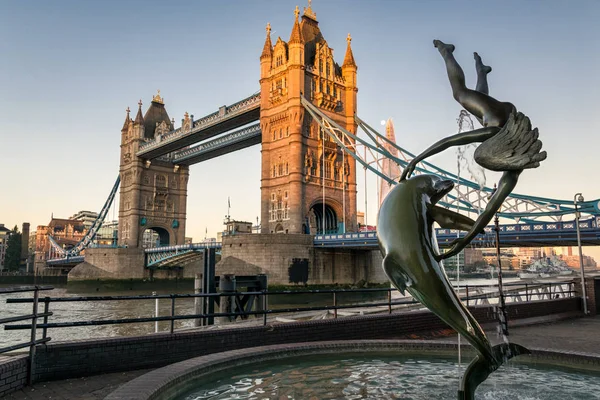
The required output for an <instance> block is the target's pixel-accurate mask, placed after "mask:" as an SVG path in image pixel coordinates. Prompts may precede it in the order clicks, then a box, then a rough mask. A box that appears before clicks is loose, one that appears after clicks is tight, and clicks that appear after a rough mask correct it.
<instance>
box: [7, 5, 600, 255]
mask: <svg viewBox="0 0 600 400" xmlns="http://www.w3.org/2000/svg"><path fill="white" fill-rule="evenodd" d="M296 5H298V6H300V10H302V8H303V7H306V6H307V3H306V0H302V1H299V0H295V1H288V0H278V1H273V0H271V1H266V0H261V1H259V0H252V1H251V0H227V1H208V0H205V1H173V2H167V1H153V0H150V1H113V0H106V1H102V2H100V1H93V2H92V1H79V0H77V1H75V0H73V1H66V0H57V1H53V2H46V1H37V2H36V1H28V2H17V1H7V0H0V9H1V10H2V12H1V13H0V154H1V156H2V165H3V166H4V168H3V170H4V173H3V179H2V189H3V190H2V195H0V223H4V224H5V225H6V226H8V227H12V226H14V225H15V224H16V225H19V226H20V225H21V223H22V222H30V223H31V225H32V230H34V229H35V227H36V226H37V225H45V224H47V223H48V222H49V221H50V217H51V215H54V216H55V217H61V218H67V217H69V216H70V215H73V214H74V213H76V212H77V211H79V210H92V211H99V210H100V209H101V207H102V205H103V204H104V201H105V199H106V197H107V196H108V193H109V191H110V189H111V187H112V185H113V183H114V180H115V179H116V177H117V174H118V167H119V151H120V149H119V144H120V130H121V127H122V125H123V120H124V118H125V109H126V108H127V107H130V108H131V109H132V110H136V108H137V102H138V101H139V100H140V99H141V100H142V102H143V103H144V106H143V108H144V110H145V109H146V107H147V106H148V105H149V104H150V100H151V99H152V96H153V95H154V94H155V93H156V90H157V89H160V90H161V95H162V96H163V97H164V100H165V106H166V108H167V111H168V113H169V116H170V117H173V118H175V121H176V125H177V126H178V125H179V123H180V122H179V121H180V120H181V118H182V117H183V114H184V113H185V112H186V111H187V112H189V113H190V114H194V116H195V118H199V117H201V116H204V115H207V114H210V113H212V112H214V111H216V110H217V109H218V107H219V106H221V105H226V104H231V103H234V102H236V101H238V100H240V99H242V98H245V97H247V96H249V95H251V94H253V93H255V92H257V91H258V89H259V83H258V80H259V73H260V64H259V57H260V53H261V51H262V48H263V44H264V41H265V34H266V33H265V26H266V24H267V22H270V23H271V26H272V32H271V39H272V41H273V43H274V42H275V41H276V40H277V37H278V36H280V37H281V38H282V39H283V40H285V41H287V40H288V39H289V36H290V32H291V29H292V24H293V21H294V8H295V6H296ZM312 9H313V11H314V12H316V14H317V19H318V21H319V26H320V28H321V31H322V33H323V35H324V38H325V39H326V40H327V42H328V44H329V46H330V47H332V48H333V49H334V57H335V59H336V60H337V62H338V63H340V64H341V63H342V62H343V57H344V52H345V49H346V36H347V34H348V33H350V34H351V35H352V38H353V40H352V50H353V53H354V58H355V60H356V63H357V65H358V87H359V92H358V115H359V116H360V117H361V118H362V119H363V120H365V121H367V122H369V123H370V124H371V125H372V126H376V127H379V128H383V127H382V126H381V125H379V124H380V121H382V120H385V119H387V118H392V119H393V121H394V124H395V130H396V137H397V142H398V144H399V145H400V146H402V147H403V148H405V149H407V150H409V151H411V152H413V153H416V152H420V151H422V150H423V149H425V148H426V147H428V146H429V145H430V144H431V143H433V142H435V141H437V140H439V139H441V138H442V137H445V136H448V135H450V134H453V133H455V132H456V131H457V126H456V118H457V116H458V113H459V111H460V105H459V104H458V103H456V102H455V101H454V100H453V98H452V95H451V91H450V85H449V83H448V80H447V76H446V73H445V68H444V64H443V61H442V59H441V57H440V55H439V53H438V52H437V50H436V49H435V48H433V45H432V40H433V39H440V40H443V41H445V42H449V43H453V44H455V45H456V51H455V56H456V58H457V60H458V61H459V63H461V65H462V66H463V69H464V70H465V74H466V77H467V85H468V86H470V87H474V85H475V69H474V62H473V55H472V53H473V52H474V51H477V52H479V54H480V55H481V56H482V57H483V60H484V63H486V64H487V65H491V66H492V68H493V72H492V73H491V74H490V75H489V84H490V94H491V95H492V96H494V97H496V98H498V99H499V100H502V101H510V102H512V103H513V104H515V105H516V107H517V108H518V109H519V110H520V111H522V112H524V113H525V114H526V115H528V116H529V117H530V118H531V121H532V123H533V125H535V126H537V127H538V128H539V131H540V139H541V140H542V141H543V143H544V150H546V151H547V152H548V159H547V160H546V161H544V162H543V163H542V165H541V166H540V167H539V168H538V169H535V170H527V171H525V172H524V173H523V174H522V175H521V179H520V181H519V184H518V186H517V188H516V189H515V192H516V193H522V194H530V195H536V196H542V197H551V198H559V199H572V198H573V195H574V194H575V193H577V192H582V193H583V195H584V196H585V198H586V200H592V199H600V184H599V183H598V179H597V176H598V170H599V169H600V160H599V158H598V156H597V154H598V149H599V147H600V146H599V145H600V139H599V135H600V129H599V128H600V119H599V118H598V114H599V113H600V78H599V77H598V72H599V71H600V27H598V23H597V21H598V20H600V2H598V1H597V0H591V1H585V0H577V1H572V2H566V1H551V0H546V1H541V0H540V1H511V0H507V1H502V2H492V1H453V2H449V1H441V0H440V1H433V0H419V1H417V0H414V1H412V0H402V1H393V0H369V1H366V0H363V1H358V0H348V1H341V0H314V1H313V2H312ZM382 130H383V129H382ZM430 161H432V162H433V163H434V164H436V165H438V166H440V167H443V168H445V169H447V170H449V171H453V172H456V152H455V151H454V150H448V151H446V152H445V153H443V154H441V155H438V156H435V157H433V158H431V160H430ZM361 175H362V174H359V178H358V179H359V181H358V191H359V193H358V198H359V199H363V198H364V193H365V189H364V188H365V183H364V180H363V179H362V177H361ZM487 179H488V181H487V185H489V186H492V185H493V183H494V182H495V181H497V175H494V174H488V175H487ZM375 193H376V180H375V179H374V178H373V177H371V178H368V179H367V194H368V198H369V199H368V216H369V221H368V223H371V224H374V223H375V215H376V210H377V204H376V198H375ZM228 197H230V199H231V216H232V217H233V218H235V219H238V220H247V221H252V222H255V221H256V218H257V216H259V215H260V146H254V147H251V148H248V149H245V150H242V151H239V152H235V153H232V154H229V155H226V156H223V157H219V158H217V159H213V160H210V161H207V162H204V163H201V164H198V165H194V166H192V167H191V170H190V181H189V185H188V215H187V232H186V236H191V237H193V238H194V239H195V240H200V239H203V238H204V236H205V232H206V231H208V236H209V237H214V236H216V232H217V231H219V230H222V222H223V218H224V216H225V215H226V214H227V198H228ZM358 209H359V210H360V211H363V210H364V201H359V204H358ZM111 212H112V211H111ZM113 215H114V216H115V217H116V213H112V214H111V213H109V218H112V217H113ZM586 253H590V254H592V255H596V256H600V251H594V250H592V249H587V250H586ZM594 253H596V254H594Z"/></svg>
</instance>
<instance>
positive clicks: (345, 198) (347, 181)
mask: <svg viewBox="0 0 600 400" xmlns="http://www.w3.org/2000/svg"><path fill="white" fill-rule="evenodd" d="M348 46H350V45H349V43H348ZM267 47H268V48H269V50H270V48H271V41H270V26H268V28H267V40H266V41H265V47H264V48H263V53H262V54H261V57H260V64H261V79H260V85H261V110H260V124H261V130H262V172H261V215H262V221H261V230H262V233H312V234H316V233H320V232H322V231H323V230H324V231H326V232H341V231H343V230H344V228H345V230H348V231H352V230H355V229H356V165H355V162H354V160H353V159H352V158H351V157H349V156H347V155H344V153H343V151H342V150H341V149H340V148H339V147H338V146H337V145H336V144H335V142H334V141H333V140H331V139H329V137H328V136H327V135H322V133H321V132H320V128H319V125H318V123H317V121H314V120H313V119H312V118H311V116H310V115H309V114H308V113H307V112H305V110H304V108H303V106H302V104H301V97H302V96H304V97H306V98H307V99H308V100H309V101H311V102H312V103H313V104H315V105H316V106H317V107H319V108H320V109H322V110H323V111H324V112H325V113H326V114H327V115H328V116H329V117H330V118H332V119H333V120H334V121H335V122H337V123H338V124H339V125H341V126H343V127H344V128H346V129H347V130H348V131H350V132H352V133H355V132H356V123H355V121H354V114H355V112H356V91H357V87H356V70H357V67H356V64H355V62H354V57H353V56H352V65H345V64H346V63H344V66H343V67H340V66H339V64H338V63H336V62H335V61H334V59H333V49H332V48H330V47H329V45H328V44H327V41H326V40H325V39H324V37H323V35H322V33H321V30H320V28H319V23H318V21H317V16H316V13H315V12H313V10H312V8H311V6H310V2H309V6H308V7H306V8H304V13H303V15H302V16H301V17H300V11H299V10H298V7H296V10H295V11H294V23H293V26H292V31H291V33H290V38H289V41H288V42H287V43H286V42H284V41H283V40H282V39H281V38H278V39H277V41H276V43H275V45H274V46H273V48H272V51H267ZM350 53H351V49H350ZM344 224H345V226H344Z"/></svg>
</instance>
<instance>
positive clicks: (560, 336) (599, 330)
mask: <svg viewBox="0 0 600 400" xmlns="http://www.w3.org/2000/svg"><path fill="white" fill-rule="evenodd" d="M485 331H486V334H487V335H488V338H489V339H490V341H491V342H492V343H493V344H497V343H500V341H501V340H502V339H501V338H499V337H498V335H497V334H496V331H495V328H494V327H492V328H490V329H486V330H485ZM508 333H509V341H511V342H514V343H518V344H520V345H522V346H525V347H532V348H544V349H550V350H555V351H567V352H578V353H587V354H592V355H600V315H598V316H595V317H588V318H575V319H567V320H564V321H559V322H552V323H545V324H538V325H530V326H520V327H515V328H511V327H510V326H509V330H508ZM451 337H453V338H456V335H452V336H451ZM441 340H448V337H447V338H443V339H441Z"/></svg>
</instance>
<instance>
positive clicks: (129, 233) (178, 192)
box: [119, 91, 192, 248]
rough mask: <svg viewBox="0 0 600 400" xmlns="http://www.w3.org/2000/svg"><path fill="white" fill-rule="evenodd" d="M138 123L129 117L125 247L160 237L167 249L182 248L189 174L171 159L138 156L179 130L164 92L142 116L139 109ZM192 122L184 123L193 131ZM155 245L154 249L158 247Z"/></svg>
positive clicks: (124, 148) (122, 204)
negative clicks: (175, 128) (143, 147)
mask: <svg viewBox="0 0 600 400" xmlns="http://www.w3.org/2000/svg"><path fill="white" fill-rule="evenodd" d="M138 106H139V107H138V111H137V115H136V117H135V120H134V121H131V119H129V111H128V113H127V119H128V121H126V123H125V124H124V126H123V130H122V138H121V165H120V169H119V172H120V176H121V187H120V197H119V198H120V200H119V245H121V246H127V247H130V248H137V247H141V246H143V245H144V244H145V243H146V242H145V241H144V234H145V233H146V231H149V230H151V231H150V232H147V234H146V236H147V237H148V238H150V239H151V238H152V237H153V236H152V235H157V236H158V237H159V238H160V243H161V244H162V245H176V244H182V243H183V241H184V238H185V226H186V224H185V222H186V209H187V184H188V178H189V168H188V167H187V166H179V165H178V166H175V167H174V166H173V164H172V163H171V162H170V161H169V160H168V159H164V158H163V159H161V158H157V159H153V160H146V159H144V158H141V157H137V156H136V153H137V152H138V150H139V147H140V145H141V144H142V143H144V142H146V141H147V140H148V139H149V138H154V137H157V136H160V135H162V134H164V133H167V132H169V131H170V130H172V129H173V121H172V120H171V119H170V118H169V115H168V114H167V111H166V109H165V106H164V100H163V98H162V97H161V96H160V91H159V93H158V94H156V95H155V96H154V97H153V98H152V102H151V103H150V107H148V110H146V113H145V114H142V101H141V100H140V102H139V103H138ZM191 120H192V118H190V117H189V116H186V119H185V120H184V122H185V123H186V124H187V125H186V126H187V127H188V129H189V128H190V127H191ZM153 244H154V243H153Z"/></svg>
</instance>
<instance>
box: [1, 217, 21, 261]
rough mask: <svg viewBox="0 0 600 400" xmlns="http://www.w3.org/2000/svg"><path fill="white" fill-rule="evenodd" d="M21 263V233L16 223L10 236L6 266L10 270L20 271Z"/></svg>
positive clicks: (5, 257) (5, 258) (5, 259)
mask: <svg viewBox="0 0 600 400" xmlns="http://www.w3.org/2000/svg"><path fill="white" fill-rule="evenodd" d="M20 264H21V234H20V233H19V228H18V227H17V226H16V225H15V227H14V229H13V231H12V233H11V235H10V237H9V238H8V242H7V247H6V254H5V255H4V267H5V268H6V269H8V270H9V271H18V270H19V265H20Z"/></svg>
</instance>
